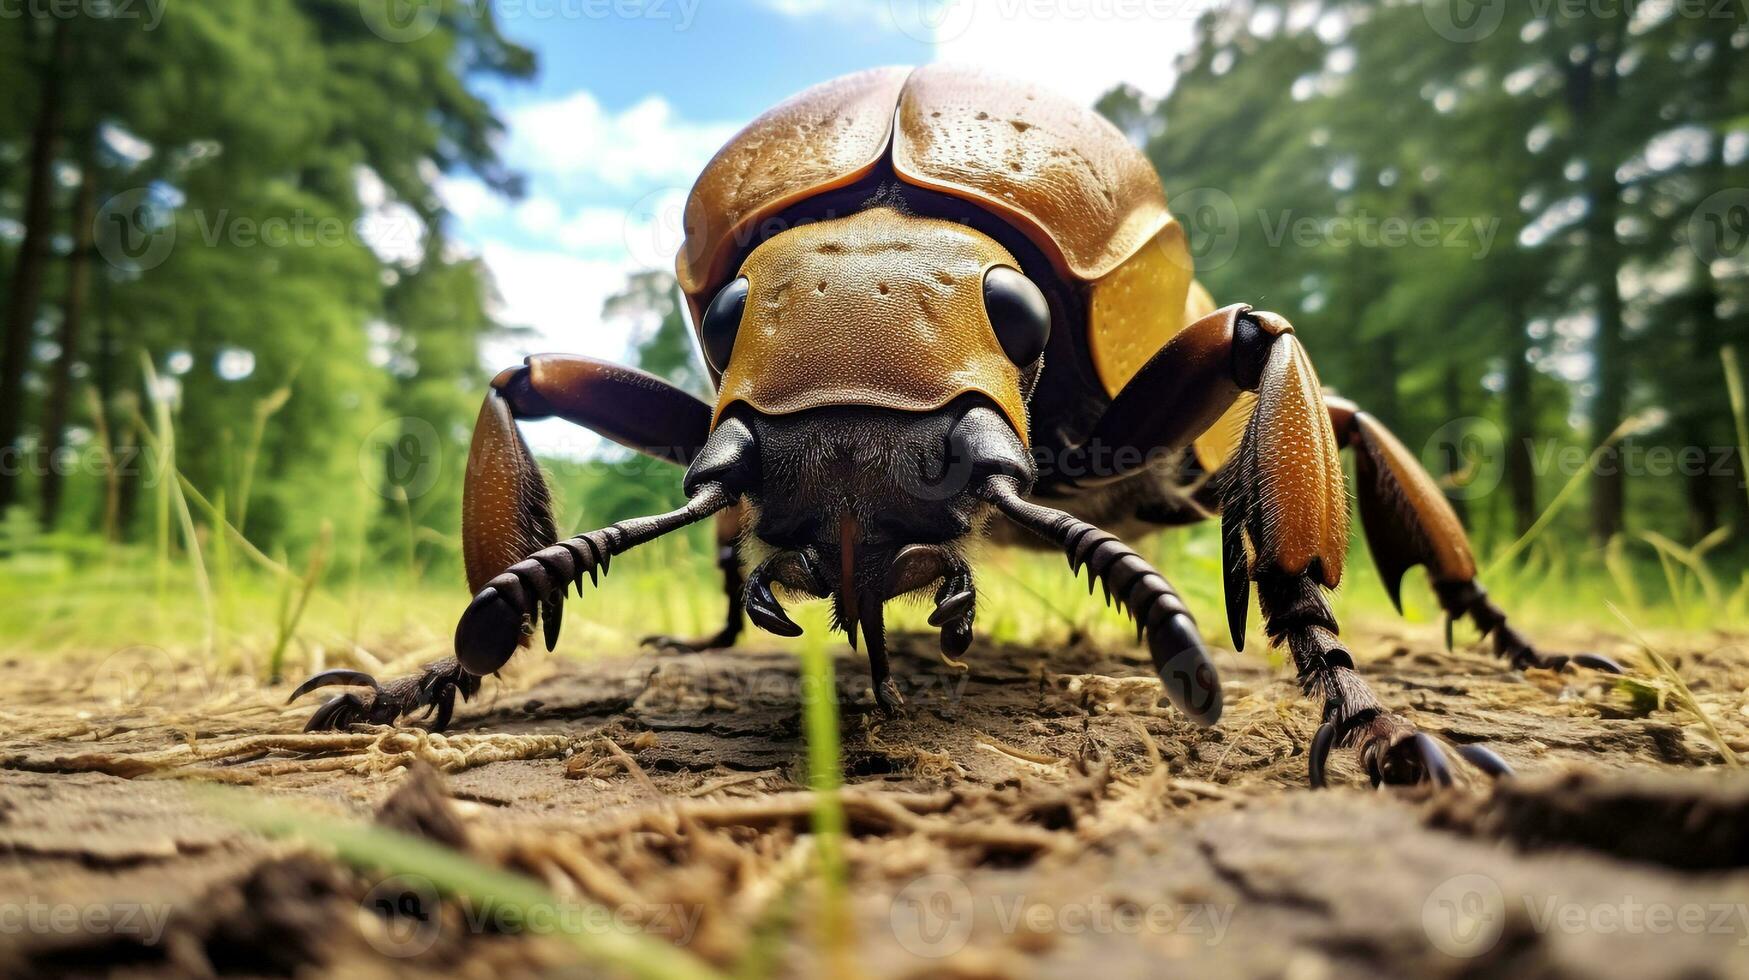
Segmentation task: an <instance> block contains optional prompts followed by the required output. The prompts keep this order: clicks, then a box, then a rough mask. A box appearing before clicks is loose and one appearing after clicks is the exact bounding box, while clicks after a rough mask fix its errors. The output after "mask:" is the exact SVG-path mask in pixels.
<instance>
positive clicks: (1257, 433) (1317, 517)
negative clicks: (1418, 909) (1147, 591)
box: [1217, 308, 1452, 785]
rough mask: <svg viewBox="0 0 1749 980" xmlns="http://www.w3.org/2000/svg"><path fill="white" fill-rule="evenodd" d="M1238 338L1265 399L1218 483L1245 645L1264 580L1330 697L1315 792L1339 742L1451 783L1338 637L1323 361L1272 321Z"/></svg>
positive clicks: (1230, 604)
mask: <svg viewBox="0 0 1749 980" xmlns="http://www.w3.org/2000/svg"><path fill="white" fill-rule="evenodd" d="M1218 315H1219V314H1217V316H1218ZM1248 324H1249V326H1248ZM1233 337H1234V344H1233V347H1234V350H1233V360H1232V363H1233V377H1234V380H1235V381H1236V382H1237V383H1238V384H1239V386H1240V387H1242V388H1245V389H1247V390H1255V391H1256V392H1257V400H1256V404H1255V406H1254V407H1253V408H1252V411H1251V414H1250V418H1249V419H1247V420H1246V422H1245V428H1244V434H1243V435H1242V436H1241V438H1240V440H1239V444H1238V448H1237V452H1236V454H1235V455H1234V457H1233V458H1232V459H1231V460H1230V461H1229V462H1228V463H1227V465H1226V466H1225V467H1224V468H1223V469H1222V471H1221V473H1220V474H1219V477H1218V478H1219V480H1220V492H1221V538H1222V549H1221V550H1222V564H1223V566H1224V570H1225V578H1226V596H1227V612H1228V624H1229V627H1230V628H1231V630H1232V632H1233V637H1234V640H1235V642H1236V643H1241V642H1243V638H1244V630H1245V614H1246V611H1247V606H1248V605H1249V602H1248V595H1249V585H1250V584H1251V583H1253V582H1254V583H1256V586H1257V598H1258V604H1259V606H1261V607H1262V610H1263V618H1264V625H1265V629H1266V631H1267V632H1268V634H1269V637H1270V640H1271V642H1272V643H1274V644H1276V645H1285V646H1286V647H1287V648H1288V650H1289V652H1290V653H1291V654H1292V656H1293V660H1294V666H1295V668H1296V670H1297V672H1298V674H1299V679H1300V685H1301V688H1302V689H1303V690H1304V691H1305V692H1306V693H1307V694H1308V695H1316V696H1321V697H1322V698H1323V701H1324V709H1323V719H1322V720H1323V723H1324V724H1323V727H1321V728H1320V730H1319V732H1318V736H1317V737H1316V738H1314V740H1313V750H1314V751H1312V752H1311V753H1309V756H1308V761H1309V763H1310V767H1311V771H1310V772H1309V773H1308V776H1309V778H1310V780H1311V782H1312V783H1313V785H1320V784H1321V783H1322V781H1323V772H1322V769H1323V760H1324V757H1325V754H1326V753H1327V752H1328V750H1329V748H1330V746H1332V745H1338V746H1345V747H1352V748H1354V749H1355V750H1356V752H1357V753H1358V754H1359V756H1360V759H1361V761H1362V763H1363V764H1364V766H1365V768H1366V771H1367V773H1368V775H1369V776H1370V777H1371V778H1372V780H1373V783H1374V784H1375V785H1377V784H1380V783H1392V784H1401V783H1416V782H1432V783H1434V784H1436V785H1448V784H1449V783H1450V782H1451V778H1452V777H1451V767H1450V763H1449V760H1448V759H1447V758H1446V755H1445V753H1444V750H1443V749H1441V748H1440V747H1439V745H1438V743H1436V742H1435V741H1433V739H1432V738H1431V737H1429V736H1427V735H1426V734H1424V733H1422V732H1419V731H1417V730H1416V728H1415V727H1414V726H1413V725H1412V724H1410V723H1409V722H1408V721H1407V720H1405V719H1404V718H1402V717H1401V716H1399V715H1396V714H1394V713H1392V712H1390V711H1387V710H1386V709H1385V707H1384V706H1383V705H1382V704H1381V703H1380V702H1379V700H1378V698H1377V697H1376V696H1375V695H1374V694H1373V692H1372V689H1371V688H1369V687H1368V686H1367V684H1366V682H1365V681H1364V680H1362V679H1361V676H1360V674H1359V672H1358V671H1357V670H1356V669H1355V666H1354V658H1353V657H1352V656H1351V655H1350V654H1349V652H1348V650H1347V648H1345V647H1344V646H1343V645H1342V642H1341V641H1340V640H1339V639H1338V638H1337V632H1338V628H1337V624H1336V617H1335V615H1334V614H1333V613H1332V612H1331V611H1330V606H1329V603H1328V602H1327V601H1326V599H1325V590H1327V589H1333V588H1335V587H1336V585H1337V584H1338V583H1339V582H1340V581H1341V576H1342V563H1343V558H1344V556H1345V554H1346V552H1347V549H1348V502H1347V498H1346V495H1345V492H1344V488H1343V479H1342V466H1341V462H1340V460H1339V458H1338V456H1337V445H1336V437H1335V432H1334V431H1333V429H1332V426H1331V421H1330V414H1329V410H1328V408H1327V407H1326V406H1325V403H1324V397H1323V394H1322V392H1321V391H1320V390H1319V387H1318V378H1317V374H1316V372H1315V371H1314V370H1313V368H1312V363H1311V360H1310V359H1309V358H1308V357H1307V356H1306V353H1305V350H1304V348H1303V347H1301V346H1300V343H1299V341H1298V339H1297V338H1295V337H1294V336H1293V328H1292V326H1290V325H1289V324H1288V323H1287V321H1285V320H1282V319H1281V318H1279V317H1275V316H1272V315H1270V314H1266V313H1257V314H1252V313H1250V312H1249V311H1244V310H1243V309H1242V308H1241V312H1240V313H1239V316H1238V322H1237V323H1236V324H1235V327H1234V330H1233Z"/></svg>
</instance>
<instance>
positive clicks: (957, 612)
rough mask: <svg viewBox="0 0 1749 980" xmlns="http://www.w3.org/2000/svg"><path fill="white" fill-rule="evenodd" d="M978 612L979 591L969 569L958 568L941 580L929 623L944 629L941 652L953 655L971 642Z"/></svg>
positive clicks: (962, 650)
mask: <svg viewBox="0 0 1749 980" xmlns="http://www.w3.org/2000/svg"><path fill="white" fill-rule="evenodd" d="M977 614H978V591H977V587H976V586H974V585H973V584H972V576H971V573H970V572H965V571H961V572H956V573H955V574H953V575H949V576H948V577H947V578H945V579H943V580H942V582H941V588H939V589H937V590H936V592H935V611H934V612H932V613H930V614H929V625H931V626H935V627H938V628H939V629H940V630H941V652H942V654H943V655H945V656H947V657H948V658H950V659H953V658H957V657H959V656H960V655H962V654H964V653H965V652H966V650H967V649H968V648H970V647H971V645H972V620H973V618H974V617H976V616H977Z"/></svg>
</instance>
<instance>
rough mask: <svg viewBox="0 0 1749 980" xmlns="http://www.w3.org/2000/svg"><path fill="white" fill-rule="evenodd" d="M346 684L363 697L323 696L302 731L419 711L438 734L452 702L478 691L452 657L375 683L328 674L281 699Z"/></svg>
mask: <svg viewBox="0 0 1749 980" xmlns="http://www.w3.org/2000/svg"><path fill="white" fill-rule="evenodd" d="M334 685H346V686H353V687H368V688H370V693H369V694H368V695H358V694H351V693H348V694H341V695H339V696H337V697H333V698H329V699H328V700H327V701H325V702H323V703H322V706H321V707H319V708H317V709H316V711H315V713H314V714H312V715H310V720H309V721H308V723H306V724H305V725H304V731H306V732H316V731H327V730H334V731H338V730H340V729H343V728H350V727H351V726H353V725H361V724H362V725H392V724H394V723H395V721H396V720H397V719H399V718H401V717H403V716H405V715H410V714H412V713H414V712H416V711H418V710H419V709H421V708H423V709H425V712H426V714H428V715H431V714H435V716H436V717H435V718H434V719H433V720H432V723H431V730H432V731H434V732H441V731H443V729H444V728H445V727H446V726H448V724H449V718H450V713H451V712H452V711H453V710H454V709H455V698H456V695H457V694H460V695H461V697H462V700H463V701H466V700H468V699H470V698H472V697H473V696H474V695H475V694H476V693H478V692H479V690H480V678H479V677H478V676H476V675H473V674H470V673H468V672H467V671H466V670H463V669H462V667H461V665H460V664H459V663H457V662H456V660H455V658H453V657H445V658H443V659H442V660H436V661H433V662H431V663H429V664H426V665H425V666H424V667H423V668H421V669H420V670H419V672H418V673H416V674H409V675H408V676H406V677H399V678H396V679H395V680H392V681H388V682H386V683H382V684H378V683H377V681H376V679H375V678H373V677H371V676H370V675H369V674H365V673H362V672H360V671H356V670H329V671H324V672H322V673H320V674H317V675H315V676H314V677H311V678H310V679H309V680H307V681H304V682H303V683H302V684H299V685H298V687H297V689H296V690H294V691H293V692H292V693H291V697H289V698H287V699H286V701H287V703H290V702H292V701H296V700H297V699H298V698H300V697H302V696H304V695H305V694H307V693H309V692H310V691H313V690H315V689H316V688H319V687H330V686H334Z"/></svg>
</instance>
